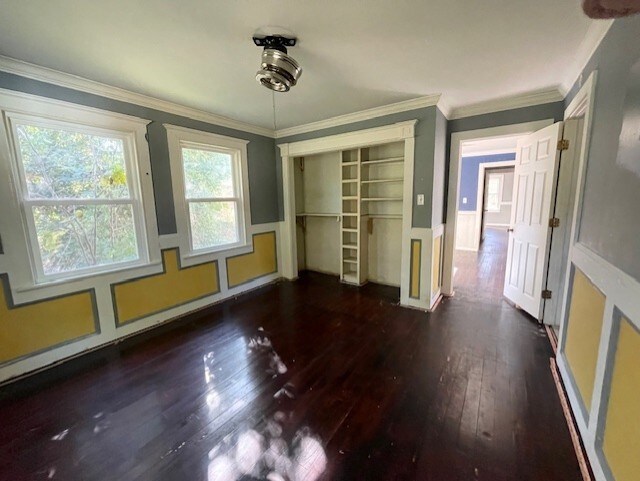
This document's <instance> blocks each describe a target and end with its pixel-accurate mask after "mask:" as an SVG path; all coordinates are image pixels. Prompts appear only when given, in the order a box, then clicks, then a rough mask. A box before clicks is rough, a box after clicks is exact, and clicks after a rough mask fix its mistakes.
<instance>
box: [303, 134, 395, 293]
mask: <svg viewBox="0 0 640 481" xmlns="http://www.w3.org/2000/svg"><path fill="white" fill-rule="evenodd" d="M404 152H405V145H404V141H398V142H391V143H386V144H381V145H374V146H367V147H360V148H353V149H349V150H339V151H334V152H325V153H319V154H314V155H305V156H299V157H294V159H293V167H294V175H293V177H294V179H293V180H294V187H295V212H296V248H297V263H298V273H302V272H305V271H310V272H318V273H322V274H327V275H331V276H335V277H337V278H338V279H339V280H340V281H341V282H343V283H345V284H349V285H353V286H363V285H364V284H367V283H374V284H381V285H384V286H391V287H394V288H398V291H397V296H396V297H397V298H399V296H400V291H399V288H400V284H401V272H402V269H401V264H402V262H401V261H402V233H403V186H404V182H405V179H404V177H405V176H404V160H405V159H404V157H405V154H404Z"/></svg>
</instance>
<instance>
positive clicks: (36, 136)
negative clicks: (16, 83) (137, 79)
mask: <svg viewBox="0 0 640 481" xmlns="http://www.w3.org/2000/svg"><path fill="white" fill-rule="evenodd" d="M35 104H36V105H37V104H38V102H35ZM36 110H37V109H36ZM62 110H63V112H64V111H68V110H70V108H69V107H68V106H67V107H64V108H63V109H62ZM79 110H80V112H76V115H71V117H75V118H73V120H71V121H69V120H67V119H66V118H65V119H60V118H51V117H49V118H47V117H44V116H42V115H31V114H24V113H12V112H10V111H5V112H4V118H5V124H4V131H5V134H6V137H7V140H8V142H7V143H6V145H7V146H8V147H9V150H10V151H11V156H10V157H11V158H12V159H13V162H12V163H13V165H12V166H11V174H12V175H11V177H12V179H13V182H12V184H13V189H12V191H13V193H14V195H15V199H14V200H15V201H16V202H17V203H14V205H16V207H17V208H18V210H19V211H20V212H19V215H16V216H15V217H14V219H17V218H20V220H21V223H22V226H23V229H19V228H18V229H15V230H13V231H12V232H11V233H8V234H10V237H11V236H12V237H13V239H14V244H18V242H16V240H17V239H18V238H17V237H16V232H15V231H16V230H17V231H18V232H19V231H20V230H22V232H23V233H24V237H25V241H26V242H25V244H26V250H27V254H28V258H29V262H30V264H31V274H32V276H31V277H32V281H33V282H34V283H43V282H48V281H52V280H58V279H69V278H74V277H78V276H84V275H88V274H93V273H100V272H105V271H110V270H114V269H121V268H125V267H132V266H138V265H142V264H147V263H148V262H149V249H148V241H147V230H148V229H147V228H148V227H150V226H151V227H152V228H153V229H155V225H156V224H155V219H153V221H152V222H147V220H146V219H145V208H144V203H143V198H142V187H141V179H140V177H141V172H140V170H139V163H138V161H139V159H138V151H137V144H136V142H137V141H138V142H139V141H140V137H141V136H144V132H145V127H144V123H143V121H141V120H140V121H137V119H136V121H133V120H128V119H127V120H124V119H121V118H118V117H117V116H114V115H112V114H110V113H108V112H105V113H95V112H91V113H87V112H85V111H83V110H82V109H79ZM83 119H84V121H83ZM142 141H144V137H142ZM144 147H145V148H146V145H145V146H144ZM146 167H148V166H146ZM143 170H145V172H144V175H145V176H150V172H149V169H148V168H147V169H143ZM145 180H146V181H147V182H148V184H149V186H150V185H151V180H150V178H149V179H148V180H147V179H145ZM149 194H151V192H149ZM150 201H151V203H152V202H153V199H152V198H151V199H150ZM147 204H149V202H147ZM5 214H7V215H10V214H11V213H8V212H7V211H5ZM149 214H150V215H152V216H154V217H155V213H154V212H153V211H152V212H149ZM7 230H9V229H7ZM16 250H18V249H16Z"/></svg>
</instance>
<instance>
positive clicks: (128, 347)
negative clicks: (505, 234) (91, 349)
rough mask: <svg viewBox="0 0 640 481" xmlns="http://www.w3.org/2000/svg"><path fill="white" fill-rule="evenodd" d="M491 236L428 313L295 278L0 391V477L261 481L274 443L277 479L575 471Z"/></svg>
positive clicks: (537, 352)
mask: <svg viewBox="0 0 640 481" xmlns="http://www.w3.org/2000/svg"><path fill="white" fill-rule="evenodd" d="M502 242H503V240H501V239H499V238H487V239H485V245H486V250H483V251H481V252H480V253H478V254H475V255H474V256H467V258H466V259H462V258H461V257H459V258H458V262H459V263H460V262H465V263H466V265H463V266H460V267H459V270H458V274H457V276H456V283H457V284H456V289H457V293H456V296H455V297H454V298H452V299H445V300H443V302H442V304H441V306H440V307H439V309H438V310H437V311H436V312H435V313H432V314H427V313H423V312H420V311H416V310H411V309H405V308H401V307H399V306H398V305H397V303H398V290H397V289H395V288H389V287H383V286H377V285H374V284H370V285H367V286H364V287H362V288H354V287H351V286H346V285H343V284H340V283H339V282H338V281H337V280H336V279H334V278H332V277H329V276H324V275H319V274H313V273H305V274H303V275H301V277H300V279H299V280H298V281H296V282H294V283H288V282H282V283H278V284H275V285H270V286H267V287H265V288H262V289H259V290H257V291H255V292H252V293H250V294H248V295H246V296H241V297H239V298H237V299H235V300H231V301H227V302H224V303H223V304H221V305H218V306H214V307H212V308H211V309H208V310H206V311H202V312H200V313H198V314H197V315H193V316H191V317H190V318H188V319H186V320H185V321H180V322H177V323H175V324H174V325H173V326H172V327H171V329H170V330H168V329H165V330H162V329H161V330H159V331H157V332H156V333H152V334H146V335H144V336H142V337H140V338H138V339H137V340H131V341H127V342H125V343H123V344H121V345H118V346H112V347H109V348H106V349H103V350H101V351H99V352H97V353H94V354H91V355H89V356H86V357H84V358H79V359H76V360H73V361H70V362H69V363H67V364H65V365H63V366H61V367H59V368H55V369H53V370H50V371H47V372H45V373H42V374H39V375H37V376H35V377H33V378H31V379H27V380H23V381H20V383H18V384H16V385H9V386H6V387H4V388H2V389H0V479H12V480H23V479H24V480H27V479H54V480H55V479H61V480H65V481H66V480H76V479H77V480H112V479H118V480H140V481H141V480H174V479H175V480H184V479H194V480H207V481H215V480H216V479H238V480H240V479H246V480H249V479H266V476H267V474H268V473H269V471H270V469H276V467H271V468H269V466H272V464H269V463H270V461H269V460H270V459H271V458H269V452H270V451H267V448H268V447H269V446H272V448H273V449H275V447H277V446H280V448H281V449H282V450H283V452H282V454H283V456H282V458H279V459H280V461H282V462H283V463H285V464H286V463H290V465H291V467H290V469H289V470H288V471H287V474H288V477H285V478H284V479H288V480H289V481H301V480H302V479H305V481H314V480H316V479H318V480H342V479H344V480H348V479H362V480H378V479H380V480H386V479H391V480H414V479H415V480H430V481H439V480H443V481H445V480H446V481H452V480H454V481H455V480H465V481H468V480H485V479H486V480H491V481H501V480H518V481H520V480H548V481H553V480H563V481H573V480H575V481H577V480H579V479H581V476H580V470H579V467H578V464H577V462H576V459H575V456H574V454H573V447H572V443H571V439H570V437H569V433H568V431H567V427H566V423H565V422H564V417H563V413H562V409H561V406H560V403H559V401H558V398H557V396H556V395H555V391H554V389H555V388H554V383H553V379H552V377H551V374H550V372H549V369H548V362H549V357H552V356H553V352H552V350H551V347H550V345H549V343H548V341H547V340H546V338H545V337H544V336H541V335H540V333H539V327H538V326H537V324H536V323H534V322H532V321H531V320H530V319H529V318H528V317H527V316H526V315H524V314H523V313H521V312H520V311H517V310H516V309H514V308H512V307H511V306H509V305H508V304H507V303H505V302H504V301H503V300H502V298H501V282H502V280H501V279H500V275H501V274H500V269H499V268H497V267H496V265H495V262H496V259H497V260H498V261H499V262H502V260H501V259H503V257H504V253H503V252H502V251H501V248H500V245H501V243H502ZM483 249H484V247H483ZM496 277H497V278H496ZM265 338H266V339H268V343H266V344H268V345H263V346H258V345H256V342H255V341H256V340H257V339H260V342H263V341H264V340H265ZM275 356H277V358H276V357H275ZM276 359H277V360H278V361H279V362H281V363H283V366H284V367H282V366H280V367H279V365H278V364H277V362H276ZM65 373H68V374H65ZM550 439H553V442H552V443H550V442H549V440H550ZM314 443H315V444H314ZM303 446H306V447H307V448H308V447H309V446H311V448H313V449H312V450H311V454H310V455H309V456H308V457H307V458H304V459H302V458H301V454H300V453H302V452H303V451H302V450H303ZM314 446H315V448H314ZM318 447H319V449H317V448H318ZM252 449H253V451H252ZM255 450H257V456H258V461H257V463H256V464H255V465H253V466H250V467H252V470H251V471H250V472H247V473H244V474H243V472H242V471H241V470H240V466H241V465H242V462H241V461H242V460H243V459H244V461H245V462H248V463H249V464H251V463H250V461H251V459H250V458H251V455H253V454H255V453H254V451H255ZM239 453H240V454H242V453H244V454H243V455H242V456H244V458H243V457H242V456H241V455H240V454H239ZM296 453H298V454H296ZM307 454H308V453H307ZM238 457H240V458H238ZM325 457H326V458H325ZM238 459H240V461H238ZM247 459H248V460H249V461H247ZM325 459H326V462H324V461H325ZM268 461H269V462H268ZM225 462H227V463H231V464H227V465H224V463H225ZM225 466H226V468H225ZM229 466H232V467H233V469H235V470H236V471H234V472H229V471H228V469H230V468H229ZM221 469H222V471H221ZM224 469H227V472H226V474H231V477H227V478H224V477H221V476H222V475H221V473H225V471H224ZM305 469H306V471H305ZM314 469H315V470H316V471H314ZM281 470H282V469H281ZM242 476H244V477H242Z"/></svg>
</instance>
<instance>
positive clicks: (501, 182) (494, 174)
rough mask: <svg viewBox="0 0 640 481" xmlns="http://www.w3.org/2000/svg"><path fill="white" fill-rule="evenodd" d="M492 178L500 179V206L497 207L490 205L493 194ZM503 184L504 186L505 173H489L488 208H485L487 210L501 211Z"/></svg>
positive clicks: (498, 193) (498, 194)
mask: <svg viewBox="0 0 640 481" xmlns="http://www.w3.org/2000/svg"><path fill="white" fill-rule="evenodd" d="M491 179H498V192H497V196H498V206H497V208H491V207H490V205H489V195H491V193H490V192H489V188H490V186H491ZM503 186H504V174H497V173H489V175H488V176H487V205H486V209H485V210H486V211H487V212H500V211H501V207H502V194H503V192H502V191H503Z"/></svg>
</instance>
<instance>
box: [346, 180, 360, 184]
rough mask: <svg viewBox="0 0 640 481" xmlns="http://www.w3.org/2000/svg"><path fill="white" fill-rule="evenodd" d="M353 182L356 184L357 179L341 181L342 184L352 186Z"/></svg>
mask: <svg viewBox="0 0 640 481" xmlns="http://www.w3.org/2000/svg"><path fill="white" fill-rule="evenodd" d="M355 182H358V179H344V180H343V181H342V183H343V184H352V183H355Z"/></svg>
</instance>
